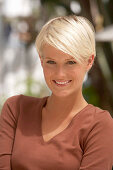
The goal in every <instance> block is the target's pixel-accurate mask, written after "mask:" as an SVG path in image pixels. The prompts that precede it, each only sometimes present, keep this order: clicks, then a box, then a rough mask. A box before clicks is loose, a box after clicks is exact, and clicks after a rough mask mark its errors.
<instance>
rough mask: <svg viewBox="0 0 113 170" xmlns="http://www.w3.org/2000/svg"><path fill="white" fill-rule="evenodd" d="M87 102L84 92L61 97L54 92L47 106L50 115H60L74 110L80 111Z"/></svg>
mask: <svg viewBox="0 0 113 170" xmlns="http://www.w3.org/2000/svg"><path fill="white" fill-rule="evenodd" d="M87 104H88V103H87V102H86V101H85V99H84V97H83V95H82V92H81V93H78V94H73V95H70V96H68V97H59V96H55V95H53V94H52V95H51V96H50V97H49V98H48V101H47V105H46V108H47V110H48V113H49V115H50V116H54V117H55V116H56V117H59V116H61V115H62V116H67V115H68V114H69V113H71V112H73V111H79V109H81V108H84V107H85V106H86V105H87ZM53 112H54V114H53ZM61 113H62V114H61Z"/></svg>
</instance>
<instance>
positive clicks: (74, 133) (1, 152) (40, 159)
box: [0, 95, 113, 170]
mask: <svg viewBox="0 0 113 170" xmlns="http://www.w3.org/2000/svg"><path fill="white" fill-rule="evenodd" d="M46 101H47V97H44V98H41V99H39V98H35V97H28V96H24V95H17V96H13V97H10V98H8V99H7V101H6V102H5V104H4V106H3V109H2V113H1V116H0V170H111V169H112V165H113V119H112V117H111V115H110V114H109V112H108V111H106V110H102V109H100V108H98V107H95V106H93V105H92V104H88V105H87V106H86V107H85V108H83V109H82V110H81V111H80V112H79V113H77V114H76V115H75V116H74V117H73V119H72V121H71V122H70V124H69V125H68V126H67V128H65V129H64V130H63V131H62V132H60V133H59V134H57V135H56V136H54V137H53V138H52V139H50V140H49V141H48V142H45V141H44V140H43V136H42V130H41V119H42V117H41V116H42V114H41V113H42V112H41V111H42V107H43V106H44V105H45V103H46Z"/></svg>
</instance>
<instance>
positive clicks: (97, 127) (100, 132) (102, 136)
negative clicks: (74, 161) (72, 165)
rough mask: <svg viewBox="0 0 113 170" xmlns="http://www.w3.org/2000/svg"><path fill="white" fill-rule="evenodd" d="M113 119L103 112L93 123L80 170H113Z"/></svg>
mask: <svg viewBox="0 0 113 170" xmlns="http://www.w3.org/2000/svg"><path fill="white" fill-rule="evenodd" d="M112 165H113V119H112V117H111V115H110V114H109V112H107V111H103V112H102V113H98V116H96V118H95V119H94V121H93V122H92V128H91V129H90V132H89V134H88V136H87V139H86V141H85V145H84V154H83V158H82V162H81V166H80V170H112Z"/></svg>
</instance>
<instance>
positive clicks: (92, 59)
mask: <svg viewBox="0 0 113 170" xmlns="http://www.w3.org/2000/svg"><path fill="white" fill-rule="evenodd" d="M93 62H94V55H91V56H90V57H89V59H88V63H87V71H89V70H90V69H91V67H92V65H93Z"/></svg>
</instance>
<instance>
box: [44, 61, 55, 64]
mask: <svg viewBox="0 0 113 170" xmlns="http://www.w3.org/2000/svg"><path fill="white" fill-rule="evenodd" d="M46 63H48V64H56V63H55V61H52V60H48V61H47V62H46Z"/></svg>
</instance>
